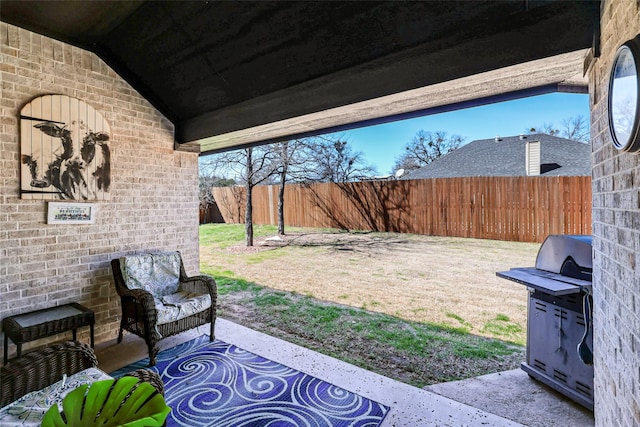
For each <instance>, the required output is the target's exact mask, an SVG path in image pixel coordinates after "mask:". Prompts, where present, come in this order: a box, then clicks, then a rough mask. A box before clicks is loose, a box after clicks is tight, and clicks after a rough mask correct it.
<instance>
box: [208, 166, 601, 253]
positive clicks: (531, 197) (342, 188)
mask: <svg viewBox="0 0 640 427" xmlns="http://www.w3.org/2000/svg"><path fill="white" fill-rule="evenodd" d="M213 195H214V198H215V200H216V202H217V203H218V206H219V208H220V211H221V213H222V216H223V217H224V220H225V222H226V223H242V222H244V201H245V197H244V188H243V187H219V188H214V189H213ZM277 195H278V187H277V186H258V187H255V188H254V193H253V221H254V223H255V224H277V220H278V214H277V209H278V208H277V206H278V197H277ZM284 217H285V225H287V226H296V227H328V228H340V229H347V230H372V231H387V232H400V233H413V234H425V235H432V236H457V237H473V238H480V239H496V240H511V241H521V242H542V241H543V240H544V238H545V237H546V236H547V235H549V234H591V177H588V176H570V177H566V176H560V177H470V178H438V179H418V180H399V181H366V182H353V183H340V184H334V183H322V184H313V185H309V186H305V185H287V186H286V190H285V205H284Z"/></svg>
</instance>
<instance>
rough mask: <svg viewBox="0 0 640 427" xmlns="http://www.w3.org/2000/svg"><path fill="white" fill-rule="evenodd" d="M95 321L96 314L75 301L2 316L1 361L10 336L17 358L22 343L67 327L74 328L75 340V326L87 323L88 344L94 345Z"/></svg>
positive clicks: (67, 328)
mask: <svg viewBox="0 0 640 427" xmlns="http://www.w3.org/2000/svg"><path fill="white" fill-rule="evenodd" d="M94 324H95V315H94V313H93V311H92V310H89V309H88V308H87V307H84V306H82V305H80V304H78V303H75V302H74V303H70V304H65V305H60V306H57V307H51V308H45V309H43V310H37V311H32V312H29V313H23V314H16V315H15V316H9V317H5V318H4V319H2V330H3V332H4V364H5V365H6V364H7V359H8V354H9V351H8V349H9V341H8V339H9V338H11V341H13V343H14V344H15V345H16V346H17V352H18V357H20V355H21V354H22V344H23V343H25V342H29V341H34V340H37V339H40V338H44V337H49V336H51V335H56V334H59V333H61V332H65V331H68V330H71V331H73V339H74V340H75V339H76V332H77V330H78V328H79V327H81V326H89V328H90V332H91V347H92V348H93V346H94V345H93V344H94V343H93V326H94Z"/></svg>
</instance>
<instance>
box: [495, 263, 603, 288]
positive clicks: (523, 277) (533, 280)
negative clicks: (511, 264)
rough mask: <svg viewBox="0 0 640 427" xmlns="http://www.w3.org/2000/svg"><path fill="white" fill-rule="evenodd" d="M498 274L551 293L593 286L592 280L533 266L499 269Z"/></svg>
mask: <svg viewBox="0 0 640 427" xmlns="http://www.w3.org/2000/svg"><path fill="white" fill-rule="evenodd" d="M496 276H498V277H501V278H503V279H507V280H511V281H513V282H516V283H520V284H522V285H525V286H528V287H531V288H534V289H537V290H539V291H542V292H545V293H548V294H551V295H569V294H576V293H579V292H580V291H582V289H583V288H591V282H587V281H585V280H579V279H574V278H571V277H566V276H562V275H560V274H555V273H549V272H545V271H542V270H538V269H537V268H533V267H528V268H512V269H511V270H508V271H498V272H497V273H496Z"/></svg>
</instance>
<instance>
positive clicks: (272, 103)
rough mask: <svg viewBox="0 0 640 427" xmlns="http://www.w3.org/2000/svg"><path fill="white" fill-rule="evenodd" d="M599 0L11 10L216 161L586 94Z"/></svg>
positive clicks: (8, 18) (28, 5)
mask: <svg viewBox="0 0 640 427" xmlns="http://www.w3.org/2000/svg"><path fill="white" fill-rule="evenodd" d="M599 13H600V2H599V1H533V0H523V1H420V2H403V1H381V2H364V1H358V2H318V1H296V2H287V1H259V2H244V1H243V2H231V1H164V2H157V1H151V0H147V1H29V2H23V1H12V0H3V1H2V2H1V3H0V19H1V20H2V21H5V22H8V23H10V24H13V25H16V26H19V27H22V28H25V29H28V30H31V31H34V32H36V33H40V34H43V35H46V36H49V37H52V38H54V39H58V40H61V41H64V42H67V43H70V44H72V45H75V46H78V47H81V48H83V49H86V50H89V51H92V52H95V53H96V54H97V55H98V56H99V57H100V58H102V59H103V60H104V61H105V63H106V64H107V65H109V66H110V67H111V68H113V69H114V70H115V71H116V72H117V73H118V74H120V75H121V76H122V77H123V78H124V79H125V80H127V81H128V82H129V84H131V85H132V86H133V88H135V89H136V90H137V91H138V92H140V94H141V95H143V96H144V97H145V98H146V99H147V100H149V102H150V103H151V104H153V105H154V106H155V107H156V108H157V109H158V110H159V111H160V112H161V113H162V114H164V115H165V116H166V117H167V118H168V119H169V120H171V121H172V122H173V124H174V125H175V128H176V135H175V138H176V146H177V147H178V148H179V147H181V148H183V149H199V150H201V152H202V153H209V152H216V151H221V150H228V149H231V148H237V147H242V146H247V145H251V144H258V143H264V142H273V141H278V140H285V139H289V138H293V137H299V136H308V135H315V134H321V133H326V132H329V131H335V130H344V129H348V128H350V127H358V126H364V125H369V124H374V123H380V122H383V121H390V120H396V119H398V118H404V117H411V116H417V115H423V114H429V113H434V112H441V111H446V110H451V109H456V108H464V107H467V106H471V105H479V104H482V103H489V102H496V101H499V100H504V99H511V98H516V97H522V96H528V95H534V94H540V93H548V92H553V91H578V92H586V90H587V89H586V80H585V79H584V78H583V77H582V76H583V73H582V71H583V64H584V59H585V57H586V56H587V52H588V49H589V48H592V51H591V53H592V54H595V55H597V52H598V48H599V46H598V44H599V41H598V39H597V35H598V34H599V30H598V28H597V25H598V23H599Z"/></svg>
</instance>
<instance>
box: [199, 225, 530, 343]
mask: <svg viewBox="0 0 640 427" xmlns="http://www.w3.org/2000/svg"><path fill="white" fill-rule="evenodd" d="M538 248H539V244H534V243H517V242H502V241H494V240H478V239H466V238H449V237H430V236H417V235H406V234H397V233H346V232H321V231H309V232H306V231H305V232H293V233H291V234H288V235H287V236H284V237H283V241H280V242H279V241H275V242H274V241H265V240H264V239H257V240H256V246H255V247H254V248H246V247H244V246H242V245H237V246H232V247H228V248H226V249H216V250H212V249H211V248H210V247H205V246H202V247H201V253H200V259H201V262H202V263H204V264H207V265H211V266H216V269H217V270H219V271H223V270H228V271H231V272H233V273H234V274H236V275H239V276H242V277H243V278H245V279H247V280H250V281H253V282H255V283H256V284H259V285H261V286H266V287H269V288H272V289H279V290H285V291H293V292H297V293H299V294H303V295H310V296H313V297H315V298H317V299H321V300H325V301H331V302H336V303H340V304H345V305H350V306H354V307H359V308H366V309H367V310H370V311H377V312H382V313H386V314H390V315H394V316H397V317H400V318H403V319H407V320H413V321H420V322H429V323H435V324H441V325H448V326H454V327H461V326H462V327H465V328H467V329H468V330H469V332H470V333H472V334H477V335H482V336H487V337H494V338H499V339H503V340H508V341H512V342H515V343H519V344H524V342H525V335H526V315H527V307H526V304H527V291H526V288H525V287H524V286H522V285H518V284H516V283H513V282H509V281H507V280H504V279H500V278H498V277H496V275H495V273H496V271H500V270H508V269H509V268H511V267H523V266H532V265H534V263H535V257H536V254H537V251H538Z"/></svg>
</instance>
